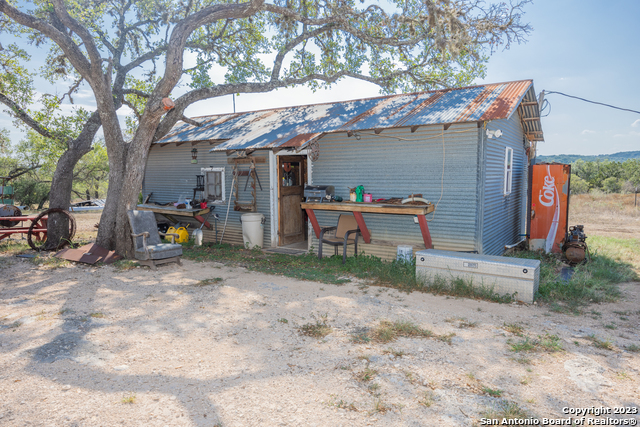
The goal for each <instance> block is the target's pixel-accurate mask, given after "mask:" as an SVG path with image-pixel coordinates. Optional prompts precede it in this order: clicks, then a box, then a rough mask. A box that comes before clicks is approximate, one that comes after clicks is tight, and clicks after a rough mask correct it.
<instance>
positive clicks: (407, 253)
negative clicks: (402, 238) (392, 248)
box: [396, 245, 413, 262]
mask: <svg viewBox="0 0 640 427" xmlns="http://www.w3.org/2000/svg"><path fill="white" fill-rule="evenodd" d="M396 261H404V262H411V261H413V246H408V245H398V254H397V255H396Z"/></svg>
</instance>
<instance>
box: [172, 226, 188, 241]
mask: <svg viewBox="0 0 640 427" xmlns="http://www.w3.org/2000/svg"><path fill="white" fill-rule="evenodd" d="M172 233H173V234H177V235H178V238H177V239H176V243H184V242H188V241H189V232H188V231H187V229H186V228H184V227H180V228H178V229H177V230H176V229H175V227H169V229H168V230H167V234H172ZM169 240H170V238H169Z"/></svg>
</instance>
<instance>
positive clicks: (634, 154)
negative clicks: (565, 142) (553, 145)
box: [536, 151, 640, 163]
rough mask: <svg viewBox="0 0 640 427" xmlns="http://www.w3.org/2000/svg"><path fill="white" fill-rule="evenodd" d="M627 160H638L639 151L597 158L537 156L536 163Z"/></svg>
mask: <svg viewBox="0 0 640 427" xmlns="http://www.w3.org/2000/svg"><path fill="white" fill-rule="evenodd" d="M628 159H640V151H622V152H620V153H613V154H599V155H597V156H581V155H579V154H559V155H557V156H538V157H536V163H551V162H556V163H573V162H575V161H576V160H584V161H585V162H595V161H598V160H600V161H604V160H611V161H612V162H624V161H625V160H628Z"/></svg>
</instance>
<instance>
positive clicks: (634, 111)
mask: <svg viewBox="0 0 640 427" xmlns="http://www.w3.org/2000/svg"><path fill="white" fill-rule="evenodd" d="M542 92H543V93H545V94H552V93H557V94H558V95H562V96H566V97H567V98H575V99H579V100H580V101H584V102H589V103H591V104H598V105H604V106H605V107H609V108H615V109H616V110H622V111H629V112H631V113H636V114H640V111H637V110H630V109H629V108H621V107H616V106H615V105H610V104H605V103H604V102H596V101H590V100H588V99H584V98H580V97H579V96H573V95H567V94H566V93H562V92H555V91H548V92H547V91H546V90H543V91H542Z"/></svg>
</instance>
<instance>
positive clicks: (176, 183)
mask: <svg viewBox="0 0 640 427" xmlns="http://www.w3.org/2000/svg"><path fill="white" fill-rule="evenodd" d="M192 148H193V147H192V146H191V144H183V145H180V146H178V147H176V146H175V145H174V144H169V145H166V146H164V147H161V146H159V145H152V147H151V151H150V152H149V157H148V159H147V167H146V169H145V177H144V182H143V187H142V193H143V196H144V197H146V196H147V194H149V193H150V192H153V195H152V197H151V201H152V202H157V203H166V202H169V201H175V200H177V199H178V197H179V196H180V195H181V194H183V195H185V196H186V197H188V198H191V197H192V196H193V187H195V186H196V175H199V174H200V169H201V168H207V167H224V168H225V187H226V188H225V194H226V198H227V199H226V201H225V204H224V205H222V204H221V205H218V206H216V208H215V210H214V211H213V212H214V213H217V214H218V215H219V216H220V218H221V219H222V221H221V222H219V223H218V239H219V238H220V237H222V228H223V226H224V218H225V215H226V213H227V203H228V201H229V196H230V194H231V184H232V180H233V176H232V171H233V165H229V164H227V155H226V153H215V152H212V153H210V152H209V148H211V146H210V145H209V144H206V143H201V144H197V145H196V148H198V163H197V164H193V163H191V149H192ZM267 154H268V153H267V152H258V153H255V154H254V156H256V157H258V156H264V157H266V158H267V161H266V162H265V163H257V164H256V170H257V172H258V176H259V177H260V182H261V183H262V190H260V187H259V186H258V188H257V190H256V194H257V199H258V200H257V205H258V212H259V213H261V214H263V215H264V216H265V217H267V222H266V223H265V225H264V245H265V247H267V246H270V245H271V244H270V242H271V227H270V222H269V185H270V182H269V160H268V155H267ZM241 168H242V169H248V166H247V165H243V166H241ZM240 179H241V181H240V186H239V188H240V199H239V200H240V201H250V200H251V191H250V190H251V186H250V185H249V186H247V191H246V192H245V191H244V190H243V189H244V184H245V181H246V177H240ZM249 184H251V183H249ZM256 186H257V183H256ZM234 200H235V195H234V196H233V198H232V200H231V209H230V210H229V220H228V222H227V230H226V232H225V235H224V243H233V244H238V245H242V224H241V223H240V221H239V219H240V216H241V215H242V214H243V212H236V211H234V210H233V201H234ZM189 222H191V223H192V225H191V226H190V227H189V229H191V227H193V226H194V225H195V224H196V223H197V222H196V221H189ZM210 222H211V223H212V226H213V225H214V224H213V222H212V221H210ZM199 225H200V224H198V226H199ZM203 232H204V233H203V234H204V240H205V241H211V242H213V241H214V240H215V228H214V229H213V230H208V229H207V228H206V227H203Z"/></svg>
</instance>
